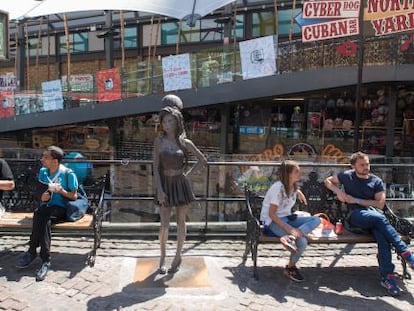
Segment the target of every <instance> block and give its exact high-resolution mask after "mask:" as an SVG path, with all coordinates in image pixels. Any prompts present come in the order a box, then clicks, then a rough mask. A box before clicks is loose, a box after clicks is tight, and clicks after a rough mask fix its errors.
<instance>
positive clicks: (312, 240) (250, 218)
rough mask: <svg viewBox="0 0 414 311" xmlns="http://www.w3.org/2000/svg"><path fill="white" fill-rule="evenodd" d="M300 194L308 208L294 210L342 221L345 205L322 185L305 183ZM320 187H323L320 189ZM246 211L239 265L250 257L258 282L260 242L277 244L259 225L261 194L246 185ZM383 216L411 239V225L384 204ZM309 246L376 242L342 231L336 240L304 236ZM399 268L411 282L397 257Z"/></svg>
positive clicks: (404, 263) (365, 235) (274, 238)
mask: <svg viewBox="0 0 414 311" xmlns="http://www.w3.org/2000/svg"><path fill="white" fill-rule="evenodd" d="M303 186H304V187H303V188H302V191H303V192H304V194H305V196H306V197H307V198H308V206H307V207H306V206H305V205H303V204H297V207H296V208H297V210H302V211H306V212H309V213H311V214H315V213H318V212H323V213H325V214H327V215H328V216H329V217H330V220H331V222H332V223H335V222H336V221H337V220H338V219H345V218H346V217H345V215H347V214H348V213H347V207H346V204H342V203H341V202H339V201H337V200H336V199H334V198H333V196H332V195H331V193H329V192H328V191H326V188H325V186H324V185H323V183H320V182H319V183H318V182H317V181H316V179H314V180H310V182H309V181H308V183H307V184H306V183H305V184H304V185H303ZM322 187H323V188H322ZM245 198H246V209H247V226H246V247H245V251H244V254H243V263H245V262H246V260H247V257H248V255H249V254H251V258H252V260H253V275H254V277H255V278H256V279H258V271H257V257H258V248H259V245H260V244H263V243H280V239H279V238H278V237H272V236H267V235H265V234H264V233H263V225H262V223H261V222H260V210H261V207H262V201H263V195H258V194H256V193H255V192H253V191H251V190H250V187H249V186H248V185H247V186H246V187H245ZM384 213H385V215H386V216H387V218H388V220H389V221H390V223H391V224H392V225H393V226H394V227H395V228H396V229H397V231H398V232H399V233H400V234H401V236H402V237H403V240H404V241H405V242H406V243H407V244H410V239H411V238H412V237H413V236H414V226H413V225H412V224H411V223H410V222H409V221H408V220H406V219H403V218H400V217H398V216H397V215H395V214H394V213H393V212H392V211H391V209H390V208H389V207H388V206H387V205H386V207H385V208H384ZM308 241H309V244H331V243H336V244H357V243H376V241H375V239H374V237H373V236H372V235H370V234H356V233H352V232H350V231H348V230H346V229H344V233H343V235H338V236H337V237H314V236H309V237H308ZM398 258H399V259H400V261H401V264H402V267H403V277H404V278H406V279H411V275H410V273H409V272H408V271H407V263H406V261H405V259H404V258H402V257H401V256H398Z"/></svg>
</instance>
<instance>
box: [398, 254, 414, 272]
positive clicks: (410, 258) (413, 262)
mask: <svg viewBox="0 0 414 311" xmlns="http://www.w3.org/2000/svg"><path fill="white" fill-rule="evenodd" d="M401 256H402V257H403V258H404V259H405V261H406V262H407V264H408V265H409V266H410V267H411V269H413V270H414V255H413V253H411V251H410V250H407V251H405V252H404V253H401Z"/></svg>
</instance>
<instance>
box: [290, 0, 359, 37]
mask: <svg viewBox="0 0 414 311" xmlns="http://www.w3.org/2000/svg"><path fill="white" fill-rule="evenodd" d="M360 4H361V1H360V0H350V1H348V0H337V1H306V2H304V3H303V7H302V13H301V16H300V17H296V20H297V21H302V22H299V24H300V25H301V29H302V41H303V42H313V41H321V40H327V39H334V38H341V37H349V36H355V35H358V34H359V22H358V16H359V8H360Z"/></svg>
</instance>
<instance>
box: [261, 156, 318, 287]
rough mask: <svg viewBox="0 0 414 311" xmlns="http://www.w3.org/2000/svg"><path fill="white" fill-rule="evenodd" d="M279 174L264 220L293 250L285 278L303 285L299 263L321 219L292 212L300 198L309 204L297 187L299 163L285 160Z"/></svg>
mask: <svg viewBox="0 0 414 311" xmlns="http://www.w3.org/2000/svg"><path fill="white" fill-rule="evenodd" d="M279 175H280V180H279V181H277V182H275V183H274V184H273V185H272V186H271V187H270V188H269V190H268V191H267V193H266V195H265V197H264V200H263V205H262V210H261V213H260V220H261V221H262V222H263V223H264V226H265V232H266V231H267V232H269V233H270V234H273V235H276V236H279V237H280V241H281V243H282V244H283V245H284V246H285V247H286V248H287V249H288V250H289V251H291V255H290V260H289V263H288V265H287V266H286V268H285V271H284V274H285V276H286V277H288V278H290V279H292V280H294V281H297V282H300V281H303V279H304V278H303V276H302V275H301V274H300V272H299V270H298V268H297V267H296V263H297V262H298V261H299V258H300V256H301V255H302V253H303V252H304V251H305V248H306V246H307V245H308V240H307V238H306V236H307V235H308V234H309V233H310V232H311V231H312V230H313V229H315V228H316V227H317V226H318V225H319V223H320V218H319V217H317V216H299V215H297V214H293V213H292V207H293V206H294V204H295V202H296V198H298V199H299V200H300V201H301V202H302V203H304V204H307V201H306V198H305V196H304V195H303V193H302V191H300V190H299V189H298V185H297V182H298V181H299V180H300V178H301V174H300V168H299V164H298V163H296V162H294V161H290V160H286V161H283V162H282V163H281V165H280V169H279Z"/></svg>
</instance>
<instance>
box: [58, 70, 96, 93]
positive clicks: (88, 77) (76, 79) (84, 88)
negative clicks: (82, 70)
mask: <svg viewBox="0 0 414 311" xmlns="http://www.w3.org/2000/svg"><path fill="white" fill-rule="evenodd" d="M62 90H63V91H64V92H68V91H69V90H70V91H71V92H85V93H92V92H93V75H92V74H76V75H70V79H69V85H68V76H62Z"/></svg>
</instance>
